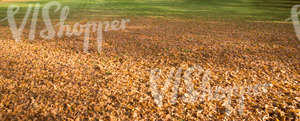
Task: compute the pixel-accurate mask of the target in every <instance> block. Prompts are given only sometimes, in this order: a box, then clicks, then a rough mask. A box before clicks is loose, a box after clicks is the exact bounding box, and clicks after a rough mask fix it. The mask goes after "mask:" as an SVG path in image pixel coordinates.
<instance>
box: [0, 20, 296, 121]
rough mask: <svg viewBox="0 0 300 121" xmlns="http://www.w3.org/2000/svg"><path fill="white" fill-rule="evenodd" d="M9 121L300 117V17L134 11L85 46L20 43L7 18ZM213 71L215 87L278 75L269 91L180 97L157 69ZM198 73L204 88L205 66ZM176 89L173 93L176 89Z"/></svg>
mask: <svg viewBox="0 0 300 121" xmlns="http://www.w3.org/2000/svg"><path fill="white" fill-rule="evenodd" d="M0 31H1V41H0V119H1V120H78V121H79V120H142V119H150V120H218V119H228V120H232V119H236V120H242V119H246V120H259V119H260V120H276V119H277V120H285V119H286V120H299V116H300V103H299V102H300V95H299V94H300V88H299V87H300V85H299V82H300V80H299V79H300V41H298V40H297V38H296V35H295V33H294V30H293V26H292V24H290V23H271V22H250V21H238V22H236V21H208V20H195V19H172V18H153V17H152V18H150V17H147V18H146V17H144V18H131V22H130V23H129V25H128V27H127V28H126V30H123V31H109V32H105V33H104V43H103V50H102V52H101V53H98V52H97V51H96V46H95V45H96V44H95V43H94V40H93V39H92V40H93V41H91V44H90V45H91V47H90V48H89V53H84V52H83V47H82V45H83V41H82V39H81V38H80V37H78V38H77V37H69V38H68V37H65V38H60V39H55V40H41V39H39V38H37V39H36V40H34V41H28V40H26V38H27V37H23V38H24V40H23V41H22V42H19V43H17V42H15V41H14V40H13V39H12V38H11V37H12V36H11V33H10V32H9V28H8V27H3V26H2V27H1V29H0ZM193 65H199V66H201V67H202V68H203V69H204V70H210V72H211V73H210V75H209V84H210V85H211V87H214V86H220V87H224V88H226V87H233V86H234V85H235V86H236V87H243V86H244V87H245V86H251V85H257V84H271V85H272V86H270V87H268V88H267V92H265V93H260V94H258V95H255V96H252V95H248V93H245V94H244V95H243V96H244V98H245V99H244V108H243V109H242V110H243V113H242V114H240V113H239V110H240V109H241V108H239V107H240V106H239V105H238V101H239V98H240V97H239V96H240V95H234V96H232V98H231V102H232V104H231V109H232V112H231V113H230V114H227V113H226V109H227V108H226V107H224V106H223V105H222V103H223V102H224V100H228V99H226V98H224V99H223V100H209V99H207V97H205V99H204V100H200V99H199V100H197V101H196V102H194V103H185V102H183V101H182V99H181V98H180V97H182V96H183V94H184V93H185V92H186V90H185V86H184V84H181V85H180V89H179V96H178V100H177V103H176V104H171V103H170V102H169V100H170V99H168V97H167V96H166V97H165V98H164V100H163V106H162V107H158V106H157V104H156V103H155V102H154V99H153V96H152V94H151V86H150V84H149V79H150V71H151V70H153V69H155V68H160V69H161V70H162V73H161V75H160V78H159V79H158V80H155V81H156V82H157V84H158V86H159V87H162V86H163V83H164V81H165V80H166V78H167V74H168V71H169V70H170V69H171V68H179V67H182V68H183V69H186V68H187V67H190V66H193ZM198 76H199V78H196V76H195V77H193V76H192V79H193V83H194V88H195V90H197V92H199V93H200V92H201V90H203V89H202V87H201V85H202V80H201V77H202V76H203V75H198ZM170 91H172V90H171V89H170V90H167V92H166V94H169V93H170Z"/></svg>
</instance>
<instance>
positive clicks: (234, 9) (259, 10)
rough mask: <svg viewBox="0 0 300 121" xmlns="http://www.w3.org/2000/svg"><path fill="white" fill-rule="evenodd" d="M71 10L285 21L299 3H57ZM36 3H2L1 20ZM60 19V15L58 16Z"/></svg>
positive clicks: (76, 14) (75, 14) (78, 14)
mask: <svg viewBox="0 0 300 121" xmlns="http://www.w3.org/2000/svg"><path fill="white" fill-rule="evenodd" d="M57 1H59V2H60V3H62V4H63V5H67V6H69V7H70V9H71V13H70V15H71V16H70V17H71V18H81V19H82V18H88V19H91V18H99V17H103V16H171V17H183V18H190V17H192V18H198V17H200V18H208V19H238V20H267V21H270V20H271V21H283V20H285V19H286V18H288V17H289V16H290V8H291V7H292V6H293V5H296V4H300V1H296V0H85V1H83V0H57ZM47 2H48V0H38V1H34V2H2V3H1V4H0V17H1V18H3V17H5V16H6V9H7V7H8V6H9V5H10V4H17V5H19V6H20V7H23V8H22V10H23V13H20V14H19V15H20V18H22V15H23V14H24V13H25V10H26V6H28V4H34V3H41V4H42V5H44V4H45V3H47ZM56 16H57V14H56Z"/></svg>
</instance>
